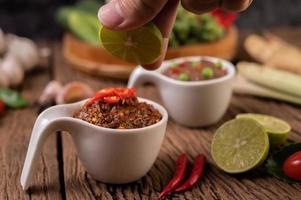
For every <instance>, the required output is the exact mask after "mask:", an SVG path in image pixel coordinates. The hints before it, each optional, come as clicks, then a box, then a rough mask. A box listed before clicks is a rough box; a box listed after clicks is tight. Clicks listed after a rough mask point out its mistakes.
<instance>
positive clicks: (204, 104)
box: [128, 56, 235, 127]
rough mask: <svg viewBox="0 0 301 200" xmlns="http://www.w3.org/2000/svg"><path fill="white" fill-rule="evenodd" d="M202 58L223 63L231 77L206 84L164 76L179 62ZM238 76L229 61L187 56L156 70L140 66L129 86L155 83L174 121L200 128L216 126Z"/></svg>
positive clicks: (164, 64)
mask: <svg viewBox="0 0 301 200" xmlns="http://www.w3.org/2000/svg"><path fill="white" fill-rule="evenodd" d="M200 59H205V60H208V61H212V62H214V63H216V62H221V63H222V65H223V67H224V69H226V70H227V74H226V75H225V76H223V77H220V78H216V79H210V80H202V81H179V80H175V79H172V78H169V77H167V76H165V75H163V74H162V72H164V71H165V70H166V69H167V68H169V67H170V66H172V65H174V64H175V63H182V62H184V61H199V60H200ZM234 75H235V68H234V66H233V65H232V64H231V63H230V62H228V61H225V60H222V59H219V58H214V57H200V56H194V57H183V58H177V59H173V60H167V61H164V62H163V64H162V66H161V67H160V68H159V69H157V70H155V71H147V70H144V69H143V68H142V67H140V66H139V67H137V68H136V69H135V70H134V71H133V72H132V74H131V76H130V79H129V82H128V87H138V86H139V85H142V84H143V83H146V82H150V83H153V84H154V85H155V86H156V87H157V88H158V90H159V93H160V95H161V98H162V100H163V103H164V106H165V107H166V108H167V110H168V114H169V116H171V118H173V120H174V121H176V122H178V123H180V124H183V125H186V126H190V127H200V126H207V125H211V124H214V123H216V122H217V121H218V120H219V119H220V118H221V117H222V116H223V114H224V113H225V111H226V110H227V108H228V105H229V102H230V99H231V96H232V84H231V82H232V80H233V78H234Z"/></svg>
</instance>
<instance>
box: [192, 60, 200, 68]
mask: <svg viewBox="0 0 301 200" xmlns="http://www.w3.org/2000/svg"><path fill="white" fill-rule="evenodd" d="M199 64H200V62H199V61H193V62H191V66H192V67H196V66H198V65H199Z"/></svg>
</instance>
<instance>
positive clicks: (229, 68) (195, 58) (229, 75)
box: [154, 56, 235, 86]
mask: <svg viewBox="0 0 301 200" xmlns="http://www.w3.org/2000/svg"><path fill="white" fill-rule="evenodd" d="M200 59H201V60H203V59H204V60H209V61H211V62H214V63H216V62H221V63H222V65H223V68H225V69H226V70H227V74H226V75H225V76H222V77H220V78H215V79H210V80H201V81H180V80H176V79H173V78H169V77H167V76H165V75H163V74H162V72H163V71H164V70H166V69H167V68H169V67H170V66H171V64H175V63H181V62H185V61H198V60H200ZM154 72H157V73H156V74H158V75H159V76H160V78H161V79H164V80H165V81H168V82H171V83H173V84H176V85H180V86H201V85H210V84H215V83H220V82H223V81H226V80H229V79H232V78H233V77H234V75H235V67H234V65H233V64H232V63H230V62H228V61H226V60H224V59H221V58H216V57H210V56H189V57H180V58H175V59H170V60H165V61H164V62H163V63H162V66H161V67H160V68H159V69H157V70H155V71H154Z"/></svg>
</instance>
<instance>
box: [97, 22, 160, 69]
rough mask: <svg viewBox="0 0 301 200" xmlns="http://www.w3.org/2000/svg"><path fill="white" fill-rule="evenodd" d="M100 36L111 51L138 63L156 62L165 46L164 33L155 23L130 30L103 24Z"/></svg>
mask: <svg viewBox="0 0 301 200" xmlns="http://www.w3.org/2000/svg"><path fill="white" fill-rule="evenodd" d="M99 38H100V42H101V45H102V46H103V47H104V48H105V49H106V50H107V51H108V52H109V53H111V54H112V55H114V56H116V57H118V58H121V59H123V60H125V61H127V62H130V63H134V64H138V65H142V64H152V63H154V62H155V61H156V60H157V59H158V58H159V57H160V55H161V53H162V48H163V38H162V34H161V32H160V30H159V29H158V28H157V26H155V25H154V24H153V23H149V24H147V25H144V26H142V27H139V28H137V29H134V30H130V31H112V30H109V29H107V28H105V27H103V26H101V27H100V31H99Z"/></svg>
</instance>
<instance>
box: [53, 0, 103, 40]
mask: <svg viewBox="0 0 301 200" xmlns="http://www.w3.org/2000/svg"><path fill="white" fill-rule="evenodd" d="M103 4H104V0H102V1H95V0H83V1H80V2H78V3H77V4H75V5H74V6H64V7H61V8H60V9H59V10H58V12H57V15H56V20H57V21H58V23H59V24H60V25H61V26H62V27H64V28H65V29H67V30H69V31H70V32H71V33H73V34H75V35H76V36H77V37H79V38H80V39H81V40H83V41H85V42H88V43H89V44H91V45H94V46H98V45H99V39H98V31H99V21H98V19H97V11H98V9H99V7H100V6H101V5H103Z"/></svg>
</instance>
